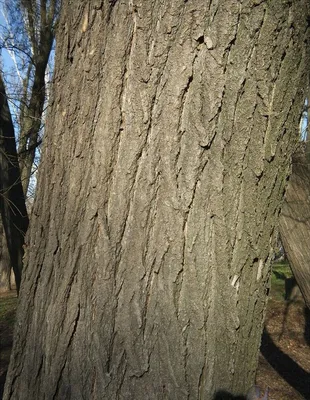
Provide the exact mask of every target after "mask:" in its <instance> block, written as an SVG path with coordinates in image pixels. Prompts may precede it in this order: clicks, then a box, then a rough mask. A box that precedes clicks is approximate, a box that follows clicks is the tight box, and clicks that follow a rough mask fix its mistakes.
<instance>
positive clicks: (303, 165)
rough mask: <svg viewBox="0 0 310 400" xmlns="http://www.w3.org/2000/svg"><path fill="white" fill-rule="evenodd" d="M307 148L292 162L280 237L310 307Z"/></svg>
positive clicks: (309, 179) (309, 219) (309, 171)
mask: <svg viewBox="0 0 310 400" xmlns="http://www.w3.org/2000/svg"><path fill="white" fill-rule="evenodd" d="M307 148H309V145H307V146H306V147H305V149H303V150H302V149H301V150H300V151H299V152H298V153H297V154H295V156H294V159H293V172H292V175H291V178H290V181H289V184H288V187H287V191H286V196H285V202H284V204H283V208H282V212H281V217H280V234H281V239H282V243H283V247H284V250H285V253H286V255H287V258H288V260H289V263H290V266H291V268H292V271H293V274H294V276H295V279H296V282H297V284H298V286H299V288H300V290H301V293H302V294H303V297H304V299H305V302H306V304H307V306H308V307H309V308H310V248H309V243H310V168H309V160H307V156H306V154H307V153H308V150H307ZM305 150H306V153H305Z"/></svg>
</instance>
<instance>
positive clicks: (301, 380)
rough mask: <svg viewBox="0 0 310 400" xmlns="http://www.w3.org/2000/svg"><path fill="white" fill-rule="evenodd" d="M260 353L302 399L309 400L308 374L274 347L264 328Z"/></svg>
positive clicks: (309, 377)
mask: <svg viewBox="0 0 310 400" xmlns="http://www.w3.org/2000/svg"><path fill="white" fill-rule="evenodd" d="M308 320H309V319H308ZM308 326H309V323H308ZM261 353H262V355H263V356H264V358H265V359H266V360H267V361H268V363H269V364H270V365H271V366H272V367H273V368H274V370H275V371H277V373H278V374H279V375H280V376H281V377H282V378H283V379H285V380H286V382H287V383H288V384H289V385H290V386H292V387H293V388H294V389H295V390H296V391H297V392H299V393H300V394H301V396H302V397H303V398H305V399H310V374H309V373H308V372H307V371H306V370H304V369H303V368H302V367H300V366H299V365H298V364H297V363H296V362H295V361H294V360H293V359H292V358H291V357H289V356H288V355H287V354H285V353H284V352H283V351H282V350H281V349H279V348H278V347H277V346H276V344H275V343H274V341H273V340H272V338H271V336H270V335H269V333H268V331H267V329H266V328H265V329H264V332H263V336H262V344H261Z"/></svg>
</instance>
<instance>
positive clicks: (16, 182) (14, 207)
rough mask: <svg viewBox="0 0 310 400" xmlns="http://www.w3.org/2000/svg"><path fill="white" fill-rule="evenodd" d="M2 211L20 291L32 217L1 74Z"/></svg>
mask: <svg viewBox="0 0 310 400" xmlns="http://www.w3.org/2000/svg"><path fill="white" fill-rule="evenodd" d="M0 210H1V217H2V223H3V226H4V231H5V236H6V241H7V245H8V251H9V254H10V259H11V265H12V268H13V270H14V275H15V280H16V287H17V291H19V287H20V281H21V272H22V266H23V254H24V249H23V244H24V237H25V234H26V231H27V228H28V215H27V209H26V205H25V197H24V193H23V188H22V184H21V179H20V169H19V165H18V158H17V152H16V142H15V136H14V127H13V123H12V118H11V113H10V110H9V106H8V102H7V97H6V93H5V87H4V83H3V80H2V76H1V75H0Z"/></svg>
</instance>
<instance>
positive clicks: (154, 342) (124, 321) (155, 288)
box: [4, 0, 309, 400]
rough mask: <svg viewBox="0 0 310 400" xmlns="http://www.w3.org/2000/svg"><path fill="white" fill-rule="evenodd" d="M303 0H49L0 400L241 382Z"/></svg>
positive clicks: (266, 271) (245, 378) (275, 199)
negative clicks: (54, 0)
mask: <svg viewBox="0 0 310 400" xmlns="http://www.w3.org/2000/svg"><path fill="white" fill-rule="evenodd" d="M307 7H308V1H306V0H299V1H294V2H285V1H282V0H281V1H280V0H278V1H272V2H270V1H261V2H255V4H254V2H252V1H244V2H242V3H240V2H238V1H230V2H227V1H226V0H225V1H224V0H221V1H218V2H217V3H214V2H208V1H204V0H195V1H183V0H182V1H181V0H171V1H169V2H161V1H151V2H148V1H133V2H132V1H116V2H115V1H114V2H110V1H98V2H93V1H89V2H85V1H76V2H75V6H74V7H72V5H70V2H69V1H64V3H63V10H62V18H61V23H60V27H59V32H58V42H57V50H56V54H57V57H56V71H55V83H54V96H53V102H52V105H51V111H50V118H49V121H48V126H47V130H46V139H45V140H46V141H45V145H44V149H43V159H42V164H41V166H40V168H41V169H40V173H39V187H38V193H37V196H36V200H35V204H34V209H33V214H32V216H33V218H32V221H31V226H30V231H29V234H28V240H27V252H26V267H25V270H24V275H23V284H22V290H21V299H20V301H21V302H20V306H19V310H18V323H17V325H16V331H15V344H14V349H13V355H12V358H11V364H10V369H9V373H8V380H7V384H6V389H5V395H4V399H5V400H9V399H14V400H16V399H23V400H24V399H25V398H27V399H75V400H78V399H83V398H91V399H103V398H104V399H111V400H114V399H126V400H128V399H134V400H140V399H141V400H142V399H143V400H145V399H154V400H155V399H156V400H158V399H177V400H182V399H193V400H197V399H204V400H205V399H207V400H208V399H212V398H213V395H214V393H216V392H217V391H218V390H220V389H221V390H227V391H229V392H231V393H238V392H239V393H241V392H243V393H245V391H246V390H247V389H248V388H249V387H250V386H251V385H252V383H253V380H254V377H255V371H256V366H257V357H258V351H259V345H260V339H261V333H262V327H263V319H264V315H265V308H266V293H267V291H268V288H269V280H270V279H269V278H270V258H271V253H272V244H273V240H274V231H275V229H274V228H275V225H276V224H277V220H278V214H279V211H280V202H281V199H282V197H283V192H284V188H285V184H286V178H287V175H288V173H289V168H290V166H289V164H290V154H291V151H292V148H293V147H294V143H295V142H296V140H297V129H298V122H299V114H300V109H301V106H302V102H303V93H302V87H303V82H304V80H305V74H306V72H307V67H308V62H309V60H308V52H307V49H306V47H305V43H304V40H305V38H306V36H305V35H306V29H307V21H306V17H307V15H308V12H309V10H308V8H307ZM292 82H294V85H292V84H291V83H292ZM29 299H31V301H29Z"/></svg>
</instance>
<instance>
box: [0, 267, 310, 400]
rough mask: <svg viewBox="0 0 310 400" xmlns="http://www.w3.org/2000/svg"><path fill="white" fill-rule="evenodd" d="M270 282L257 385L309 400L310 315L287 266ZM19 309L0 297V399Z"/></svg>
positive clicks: (273, 396)
mask: <svg viewBox="0 0 310 400" xmlns="http://www.w3.org/2000/svg"><path fill="white" fill-rule="evenodd" d="M271 282H272V287H271V291H270V296H269V303H268V310H267V316H266V324H265V331H264V335H263V339H262V347H261V355H260V359H259V368H258V373H257V384H258V385H260V386H261V387H262V388H266V387H269V389H270V390H269V400H303V399H305V400H307V399H309V400H310V347H309V346H310V313H309V310H308V311H307V310H306V308H305V304H304V301H303V299H302V298H301V296H300V294H299V293H298V290H296V288H295V287H294V285H292V283H293V281H292V274H291V271H290V269H289V267H288V265H287V264H283V263H282V264H281V263H279V264H275V265H274V266H273V273H272V279H271ZM287 290H288V291H289V293H288V296H287V294H286V291H287ZM286 297H288V298H286ZM16 306H17V298H16V292H10V293H6V294H0V399H2V390H3V384H4V380H5V374H6V370H7V366H8V363H9V358H10V351H11V347H12V341H13V337H12V332H13V325H14V319H15V313H16ZM34 400H36V399H34ZM38 400H39V399H38Z"/></svg>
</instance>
